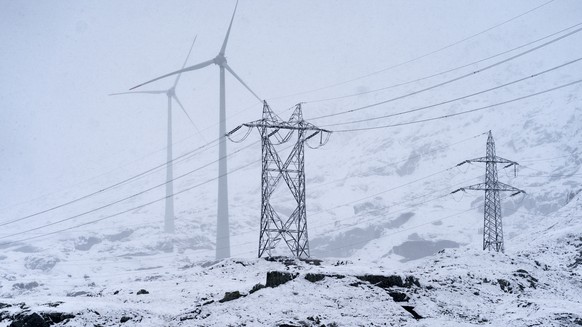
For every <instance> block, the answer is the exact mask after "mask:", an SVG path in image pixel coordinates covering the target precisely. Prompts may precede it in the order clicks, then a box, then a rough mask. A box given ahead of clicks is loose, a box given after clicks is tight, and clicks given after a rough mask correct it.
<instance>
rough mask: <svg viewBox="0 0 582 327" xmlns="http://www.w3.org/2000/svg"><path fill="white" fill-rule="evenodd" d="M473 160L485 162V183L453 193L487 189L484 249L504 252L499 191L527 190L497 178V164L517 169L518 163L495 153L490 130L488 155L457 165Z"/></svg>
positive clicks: (470, 161) (515, 191) (472, 160)
mask: <svg viewBox="0 0 582 327" xmlns="http://www.w3.org/2000/svg"><path fill="white" fill-rule="evenodd" d="M472 162H484V163H485V183H479V184H475V185H471V186H466V187H462V188H459V189H457V190H455V191H453V192H452V193H456V192H458V191H465V190H478V191H485V204H484V208H483V215H484V223H483V250H495V251H497V252H504V251H505V245H504V242H503V225H502V221H501V200H500V198H499V192H513V193H512V194H511V196H515V195H517V194H519V193H525V191H523V190H520V189H518V188H515V187H513V186H511V185H507V184H504V183H501V182H500V181H499V180H498V178H497V164H506V166H504V168H508V167H511V166H514V169H515V168H516V167H517V165H518V163H517V162H515V161H511V160H507V159H504V158H501V157H499V156H497V155H496V154H495V141H494V140H493V135H492V134H491V131H489V135H488V137H487V150H486V156H485V157H481V158H476V159H471V160H465V161H463V162H461V163H460V164H458V165H457V166H461V165H463V164H466V163H472Z"/></svg>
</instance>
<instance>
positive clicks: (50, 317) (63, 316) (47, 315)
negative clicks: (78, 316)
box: [41, 312, 75, 325]
mask: <svg viewBox="0 0 582 327" xmlns="http://www.w3.org/2000/svg"><path fill="white" fill-rule="evenodd" d="M41 315H42V317H43V318H44V320H45V321H46V322H48V323H49V324H50V325H54V324H59V323H61V322H63V321H65V320H69V319H73V318H75V315H74V314H70V313H62V312H43V313H41Z"/></svg>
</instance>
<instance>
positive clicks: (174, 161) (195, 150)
mask: <svg viewBox="0 0 582 327" xmlns="http://www.w3.org/2000/svg"><path fill="white" fill-rule="evenodd" d="M218 140H219V139H216V140H213V141H211V142H208V143H206V144H204V145H202V146H200V147H198V148H196V149H194V150H192V151H189V152H187V153H185V154H183V155H180V156H178V157H176V158H174V159H173V160H171V161H168V162H165V163H163V164H160V165H157V166H155V167H153V168H150V169H148V170H146V171H143V172H141V173H139V174H137V175H133V176H131V177H129V178H126V179H124V180H122V181H119V182H117V183H115V184H113V185H110V186H107V187H105V188H102V189H99V190H97V191H94V192H91V193H89V194H86V195H83V196H81V197H78V198H75V199H73V200H70V201H67V202H64V203H61V204H58V205H56V206H53V207H50V208H47V209H44V210H41V211H37V212H35V213H32V214H29V215H27V216H24V217H20V218H17V219H14V220H11V221H8V222H3V223H0V226H5V225H8V224H12V223H13V222H17V221H22V220H26V219H29V218H32V217H35V216H38V215H41V214H44V213H47V212H50V211H53V210H56V209H59V208H62V207H65V206H68V205H71V204H73V203H76V202H79V201H81V200H84V199H87V198H90V197H93V196H95V195H97V194H101V193H104V192H106V191H108V190H111V189H113V188H116V187H118V186H120V185H123V184H126V183H128V182H130V181H133V180H136V179H139V178H141V177H144V176H146V175H148V174H150V173H152V172H154V171H156V170H158V169H159V168H162V167H165V166H167V165H170V164H174V163H177V162H178V161H179V160H180V159H183V158H185V157H187V156H189V155H192V154H194V153H196V152H198V151H199V150H201V149H203V148H205V147H207V146H209V145H210V144H212V143H214V142H216V141H218ZM165 184H167V183H165ZM165 184H163V185H165Z"/></svg>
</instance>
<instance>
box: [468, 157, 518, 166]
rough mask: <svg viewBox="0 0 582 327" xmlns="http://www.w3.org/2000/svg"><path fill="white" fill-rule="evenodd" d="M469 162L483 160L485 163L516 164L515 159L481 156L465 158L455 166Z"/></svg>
mask: <svg viewBox="0 0 582 327" xmlns="http://www.w3.org/2000/svg"><path fill="white" fill-rule="evenodd" d="M471 162H485V163H487V162H492V163H502V164H510V165H517V162H515V161H511V160H507V159H505V158H501V157H498V156H495V157H493V158H489V157H481V158H475V159H469V160H465V161H463V162H461V163H460V164H458V165H457V166H460V165H462V164H466V163H471Z"/></svg>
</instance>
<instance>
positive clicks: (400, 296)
mask: <svg viewBox="0 0 582 327" xmlns="http://www.w3.org/2000/svg"><path fill="white" fill-rule="evenodd" d="M388 295H390V297H392V300H394V302H408V300H410V298H409V297H408V295H406V294H404V293H401V292H395V291H390V292H388Z"/></svg>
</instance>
